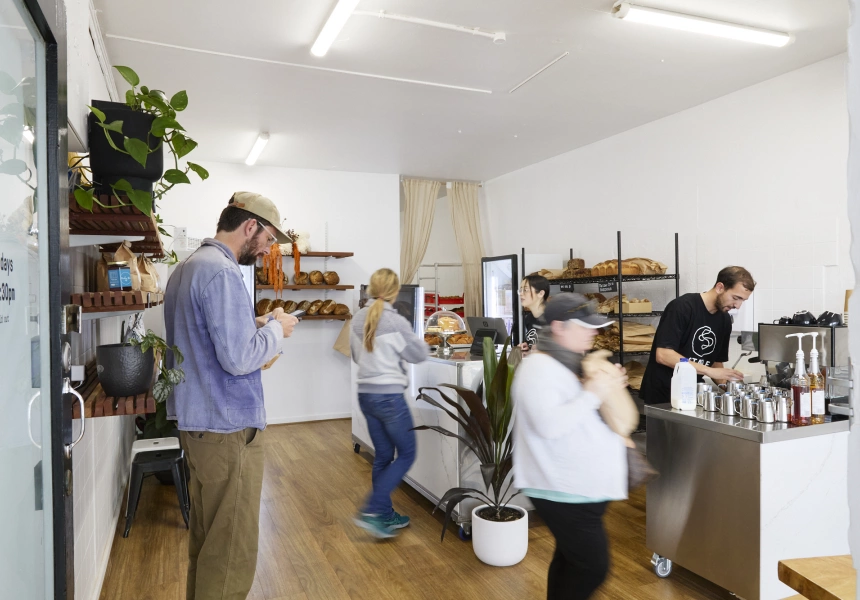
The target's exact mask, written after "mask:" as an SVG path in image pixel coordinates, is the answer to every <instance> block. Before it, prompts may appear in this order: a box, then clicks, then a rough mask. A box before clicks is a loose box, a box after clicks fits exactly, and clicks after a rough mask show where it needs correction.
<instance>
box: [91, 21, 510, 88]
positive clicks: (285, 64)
mask: <svg viewBox="0 0 860 600" xmlns="http://www.w3.org/2000/svg"><path fill="white" fill-rule="evenodd" d="M105 37H108V38H111V39H114V40H125V41H127V42H135V43H137V44H148V45H150V46H161V47H162V48H172V49H174V50H184V51H186V52H196V53H198V54H209V55H212V56H223V57H226V58H236V59H239V60H250V61H253V62H260V63H266V64H270V65H279V66H282V67H295V68H296V69H309V70H312V71H324V72H326V73H340V74H342V75H354V76H356V77H368V78H370V79H382V80H384V81H397V82H400V83H413V84H415V85H426V86H430V87H438V88H444V89H448V90H459V91H461V92H475V93H478V94H492V93H493V91H492V90H483V89H480V88H471V87H465V86H461V85H449V84H447V83H436V82H433V81H421V80H420V79H404V78H402V77H388V76H387V75H377V74H375V73H362V72H360V71H346V70H343V69H330V68H328V67H317V66H314V65H303V64H299V63H291V62H285V61H281V60H271V59H268V58H257V57H255V56H243V55H241V54H230V53H229V52H216V51H215V50H203V49H201V48H191V47H189V46H177V45H176V44H165V43H163V42H153V41H150V40H141V39H139V38H132V37H127V36H124V35H113V34H107V35H106V36H105Z"/></svg>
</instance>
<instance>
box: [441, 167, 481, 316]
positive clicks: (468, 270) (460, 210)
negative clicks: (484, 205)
mask: <svg viewBox="0 0 860 600" xmlns="http://www.w3.org/2000/svg"><path fill="white" fill-rule="evenodd" d="M448 201H449V203H450V205H451V222H452V223H453V225H454V236H455V237H456V238H457V246H458V247H459V248H460V258H461V260H462V261H463V284H464V291H465V296H466V297H465V299H464V300H465V312H466V316H467V317H478V316H481V315H482V314H483V312H484V309H483V298H482V297H481V258H483V256H484V243H483V241H482V240H481V215H480V212H479V209H478V184H477V183H463V182H459V181H455V182H453V183H452V184H451V191H450V193H449V194H448Z"/></svg>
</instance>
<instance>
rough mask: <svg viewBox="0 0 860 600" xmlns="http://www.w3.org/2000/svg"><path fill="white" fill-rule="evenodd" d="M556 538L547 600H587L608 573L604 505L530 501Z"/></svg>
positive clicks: (602, 503)
mask: <svg viewBox="0 0 860 600" xmlns="http://www.w3.org/2000/svg"><path fill="white" fill-rule="evenodd" d="M530 500H531V501H532V503H533V504H534V505H535V509H536V510H537V513H538V514H539V515H540V517H541V519H543V521H544V523H546V524H547V527H549V530H550V531H551V532H552V535H553V536H555V555H554V556H553V558H552V562H551V563H550V565H549V577H548V582H547V590H546V597H547V600H586V598H590V597H591V594H592V593H594V591H595V590H596V589H597V588H599V587H600V584H602V583H603V580H604V579H606V574H607V573H608V572H609V543H608V541H607V539H606V530H604V528H603V513H604V512H606V505H607V503H606V502H595V503H589V504H569V503H564V502H552V501H550V500H542V499H540V498H530Z"/></svg>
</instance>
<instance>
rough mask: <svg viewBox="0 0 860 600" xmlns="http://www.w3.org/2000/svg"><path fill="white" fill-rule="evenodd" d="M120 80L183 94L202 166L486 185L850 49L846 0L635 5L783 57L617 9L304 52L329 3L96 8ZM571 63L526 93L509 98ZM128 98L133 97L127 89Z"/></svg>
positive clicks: (404, 26)
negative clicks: (729, 30) (709, 23)
mask: <svg viewBox="0 0 860 600" xmlns="http://www.w3.org/2000/svg"><path fill="white" fill-rule="evenodd" d="M94 1H95V5H96V8H97V9H98V10H99V21H100V24H101V27H102V31H103V33H104V34H105V35H106V36H107V39H106V42H107V48H108V53H109V57H110V59H111V61H112V62H113V64H119V65H128V66H130V67H132V68H134V69H135V70H136V71H137V72H138V73H139V74H140V75H141V79H142V81H143V83H144V84H145V85H148V86H149V87H154V88H158V89H163V90H165V91H166V92H167V93H168V94H171V93H173V92H175V91H178V90H180V89H187V90H188V96H189V98H190V104H189V108H188V110H187V111H186V112H185V113H184V114H183V115H182V119H181V121H182V123H183V125H184V126H185V127H186V129H187V130H188V131H189V133H190V134H191V135H192V137H194V138H195V139H196V140H197V141H198V142H199V143H200V146H199V148H198V150H196V151H195V153H194V157H195V160H197V161H199V162H203V163H205V161H206V160H213V161H225V162H242V161H244V159H245V157H246V156H247V154H248V151H249V150H250V148H251V146H252V144H253V142H254V139H255V138H256V135H257V133H258V132H260V131H268V132H269V133H270V135H271V138H270V142H269V145H268V147H267V148H266V150H265V151H264V153H263V155H262V157H261V158H260V160H259V161H258V163H257V164H259V165H272V166H284V167H300V168H312V169H336V170H345V171H365V172H376V173H401V174H406V175H417V176H425V177H437V178H448V179H468V180H486V179H490V178H493V177H496V176H498V175H502V174H504V173H507V172H510V171H513V170H516V169H519V168H521V167H524V166H527V165H529V164H533V163H535V162H539V161H541V160H544V159H546V158H549V157H552V156H555V155H558V154H561V153H563V152H566V151H569V150H572V149H574V148H577V147H580V146H584V145H586V144H589V143H592V142H595V141H597V140H600V139H603V138H606V137H609V136H612V135H614V134H617V133H620V132H622V131H625V130H628V129H631V128H633V127H636V126H639V125H642V124H644V123H647V122H649V121H653V120H655V119H659V118H661V117H664V116H667V115H670V114H672V113H676V112H678V111H681V110H684V109H686V108H689V107H691V106H695V105H697V104H701V103H703V102H706V101H708V100H711V99H713V98H717V97H719V96H723V95H725V94H728V93H731V92H733V91H735V90H738V89H741V88H744V87H747V86H749V85H753V84H755V83H758V82H760V81H764V80H766V79H770V78H772V77H776V76H778V75H781V74H783V73H787V72H789V71H792V70H794V69H798V68H800V67H803V66H806V65H809V64H811V63H814V62H817V61H819V60H823V59H825V58H828V57H830V56H833V55H835V54H839V53H840V52H844V51H845V48H846V30H847V27H848V18H849V17H848V3H847V0H814V1H812V0H755V2H751V1H750V0H648V1H647V2H646V1H645V0H642V4H647V5H649V6H654V7H657V8H664V9H668V10H677V11H684V12H687V13H693V14H698V15H701V16H707V17H712V18H717V19H722V20H726V21H734V22H741V23H744V24H748V25H753V26H759V27H764V28H768V29H775V30H781V31H791V32H794V33H795V35H796V41H795V42H794V43H793V44H791V45H789V46H787V47H785V48H771V47H766V46H757V45H751V44H744V43H740V42H734V41H730V40H722V39H719V38H709V37H702V36H697V35H694V34H688V33H683V32H676V31H671V30H665V29H660V28H654V27H648V26H645V25H638V24H634V23H628V22H624V21H620V20H618V19H615V18H613V17H612V16H610V14H609V10H610V8H611V6H612V4H613V0H539V1H534V0H532V1H524V0H493V1H492V2H490V1H488V0H362V2H361V3H360V4H359V6H358V8H359V9H360V10H374V11H378V10H386V11H388V12H392V13H397V14H405V15H410V16H415V17H422V18H426V19H432V20H437V21H443V22H447V23H454V24H459V25H467V26H473V27H480V28H481V29H482V30H484V31H504V32H506V33H507V43H505V44H503V45H494V44H493V43H492V41H490V40H489V39H486V38H483V37H476V36H469V35H464V34H462V33H456V32H451V31H445V30H441V29H435V28H429V27H423V26H420V25H414V24H410V23H403V22H397V21H392V20H385V19H377V18H374V17H366V16H357V15H353V16H352V17H351V18H350V20H349V21H348V22H347V24H346V27H345V28H344V30H343V32H342V34H341V35H340V38H339V39H338V41H337V42H335V44H334V45H333V46H332V48H331V50H330V51H329V53H328V55H326V56H325V57H323V58H317V57H314V56H312V55H311V54H310V46H311V44H312V43H313V41H314V40H315V38H316V35H317V33H318V32H319V30H320V28H321V27H322V25H323V23H324V22H325V20H326V18H327V16H328V14H329V12H330V11H331V8H332V7H333V6H334V4H335V0H243V1H242V2H235V1H234V0H206V1H205V2H204V1H202V0H183V1H181V2H177V1H176V0H148V1H147V2H125V1H121V0H94ZM111 36H124V37H130V38H137V39H141V40H147V41H151V42H158V43H162V44H170V45H175V46H184V47H187V48H196V49H200V50H207V51H214V52H220V53H227V54H234V55H241V56H246V57H253V58H258V59H266V60H272V61H280V62H290V63H297V64H303V65H314V66H322V67H326V68H332V69H343V70H349V71H359V72H365V73H373V74H379V75H385V76H391V77H400V78H408V79H420V80H427V81H433V82H438V83H444V84H450V85H457V86H465V87H470V88H482V89H489V90H492V92H493V93H492V94H481V93H474V92H466V91H457V90H451V89H443V88H437V87H428V86H423V85H415V84H410V83H401V82H394V81H386V80H380V79H372V78H365V77H358V76H355V75H348V74H341V73H332V72H325V71H318V70H308V69H303V68H297V67H295V66H284V65H280V64H271V63H265V62H259V61H250V60H243V59H239V58H234V57H226V56H219V55H212V54H203V53H197V52H192V51H189V50H181V49H175V48H168V47H162V46H155V45H149V44H142V43H139V42H132V41H128V40H122V39H117V38H114V37H111ZM564 52H570V55H569V56H567V57H566V58H564V59H563V60H561V61H560V62H559V63H557V64H556V65H555V66H553V67H551V68H550V69H549V70H547V71H546V72H544V73H543V74H541V75H539V76H538V77H536V78H535V79H533V80H532V81H531V82H529V83H528V84H526V85H525V86H523V87H522V88H520V89H519V90H517V91H516V92H514V93H513V94H509V93H508V90H510V89H511V88H512V87H514V86H515V85H516V84H517V83H519V82H520V81H522V80H523V79H525V78H526V77H528V76H529V75H531V74H532V73H534V72H535V71H536V70H538V69H539V68H541V67H542V66H544V65H545V64H547V63H548V62H550V61H551V60H553V59H554V58H556V57H558V56H559V55H561V54H562V53H564ZM118 85H119V86H120V89H125V86H124V83H123V82H118Z"/></svg>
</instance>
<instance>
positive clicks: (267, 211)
mask: <svg viewBox="0 0 860 600" xmlns="http://www.w3.org/2000/svg"><path fill="white" fill-rule="evenodd" d="M227 204H228V205H230V206H235V207H237V208H241V209H242V210H247V211H248V212H249V213H251V214H253V215H257V216H258V217H260V218H261V219H265V220H267V221H268V222H269V223H270V224H271V225H272V227H274V228H275V237H276V238H277V239H278V243H279V244H288V243H290V242H291V241H292V240H291V239H290V237H289V236H288V235H287V234H286V233H284V232H283V231H282V230H281V213H280V212H279V211H278V207H277V206H275V203H274V202H272V201H271V200H269V199H268V198H266V197H265V196H263V195H260V194H255V193H254V192H236V193H235V194H233V197H232V198H230V202H228V203H227Z"/></svg>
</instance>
